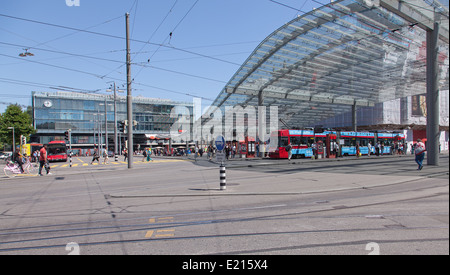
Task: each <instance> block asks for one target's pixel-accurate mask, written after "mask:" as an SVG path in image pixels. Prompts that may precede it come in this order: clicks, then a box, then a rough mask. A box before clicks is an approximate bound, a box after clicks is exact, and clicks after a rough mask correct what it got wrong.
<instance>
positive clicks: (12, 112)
mask: <svg viewBox="0 0 450 275" xmlns="http://www.w3.org/2000/svg"><path fill="white" fill-rule="evenodd" d="M9 127H14V135H15V141H16V144H19V143H20V136H21V135H23V136H26V137H27V140H29V138H30V135H32V134H34V133H35V132H36V131H35V130H34V128H33V124H32V120H31V117H30V115H29V114H28V113H27V112H26V111H25V112H23V111H22V108H21V107H20V106H19V105H15V104H12V105H9V106H8V107H7V108H6V111H5V112H4V113H3V114H1V115H0V143H7V144H12V143H13V138H12V129H8V128H9Z"/></svg>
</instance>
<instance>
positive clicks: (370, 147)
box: [367, 141, 372, 157]
mask: <svg viewBox="0 0 450 275" xmlns="http://www.w3.org/2000/svg"><path fill="white" fill-rule="evenodd" d="M367 149H368V150H369V153H368V154H367V155H368V156H369V157H370V154H372V143H370V141H369V144H367Z"/></svg>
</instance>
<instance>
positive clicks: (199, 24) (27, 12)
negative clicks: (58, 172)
mask: <svg viewBox="0 0 450 275" xmlns="http://www.w3.org/2000/svg"><path fill="white" fill-rule="evenodd" d="M278 2H281V3H283V4H286V5H288V6H291V7H294V8H296V9H301V10H302V11H305V12H308V11H310V10H311V9H312V8H313V7H318V6H320V4H319V3H317V2H314V1H312V0H280V1H278ZM320 2H321V3H324V4H325V3H328V2H329V1H328V0H321V1H320ZM126 12H129V13H130V26H131V28H130V29H131V32H132V37H131V38H132V39H133V41H132V42H131V52H132V55H131V57H132V62H133V65H132V77H133V79H134V83H133V89H134V90H133V96H138V95H142V96H144V97H152V98H167V99H173V100H179V101H192V97H193V96H199V97H203V98H206V99H212V100H213V99H215V98H216V96H217V95H218V94H219V92H220V91H221V90H222V89H223V87H224V86H225V85H226V83H227V82H228V81H229V80H230V78H231V77H232V76H233V74H234V73H235V72H236V71H237V70H238V69H239V67H240V65H241V64H243V63H244V61H245V60H246V59H247V58H248V56H249V55H250V54H251V52H252V51H253V50H254V49H255V48H256V47H257V46H258V44H259V43H260V42H261V41H262V40H263V39H265V38H266V37H267V36H268V35H269V34H271V33H272V32H273V31H275V30H276V29H277V28H279V27H281V26H282V25H283V24H285V23H287V22H288V21H290V20H292V19H293V18H295V17H296V16H297V15H299V14H302V13H300V12H298V11H296V10H294V9H290V8H288V7H285V6H282V5H280V4H277V3H274V2H273V1H270V0H226V1H225V0H120V1H119V0H80V6H78V7H76V6H74V7H69V6H67V5H66V0H40V1H35V0H14V1H12V0H11V1H6V0H2V1H1V3H0V14H1V15H2V16H0V87H1V91H0V102H8V103H19V104H23V105H31V91H56V89H52V88H58V87H70V88H75V89H80V90H88V91H98V92H99V93H105V90H106V89H107V88H108V87H109V85H110V81H115V82H116V83H117V84H118V85H123V84H125V83H126V66H125V65H124V64H125V57H126V52H125V49H126V44H125V40H124V39H119V38H117V37H123V38H124V37H125V13H126ZM24 19H25V20H24ZM38 22H40V23H38ZM41 23H45V24H41ZM56 26H64V27H70V28H73V29H66V28H60V27H56ZM74 29H76V30H74ZM77 30H87V31H89V32H95V33H101V34H108V35H111V36H115V37H108V36H103V35H98V34H92V33H86V32H80V31H77ZM171 32H172V37H171V38H170V33H171ZM147 41H150V43H153V44H152V45H149V44H144V43H142V42H147ZM160 44H161V45H162V46H157V45H160ZM24 49H29V50H28V52H30V53H33V54H34V56H27V57H20V56H19V54H20V53H23V52H25V50H24ZM149 60H150V62H149ZM205 103H206V104H208V102H205ZM209 103H210V102H209ZM6 106H7V105H5V104H0V112H3V111H4V109H5V108H6Z"/></svg>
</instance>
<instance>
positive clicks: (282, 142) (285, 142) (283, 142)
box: [279, 137, 289, 147]
mask: <svg viewBox="0 0 450 275" xmlns="http://www.w3.org/2000/svg"><path fill="white" fill-rule="evenodd" d="M279 144H280V147H286V146H288V144H289V138H288V137H280V142H279Z"/></svg>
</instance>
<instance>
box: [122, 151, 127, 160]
mask: <svg viewBox="0 0 450 275" xmlns="http://www.w3.org/2000/svg"><path fill="white" fill-rule="evenodd" d="M123 156H124V158H123V161H127V157H128V150H127V149H125V150H123Z"/></svg>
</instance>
